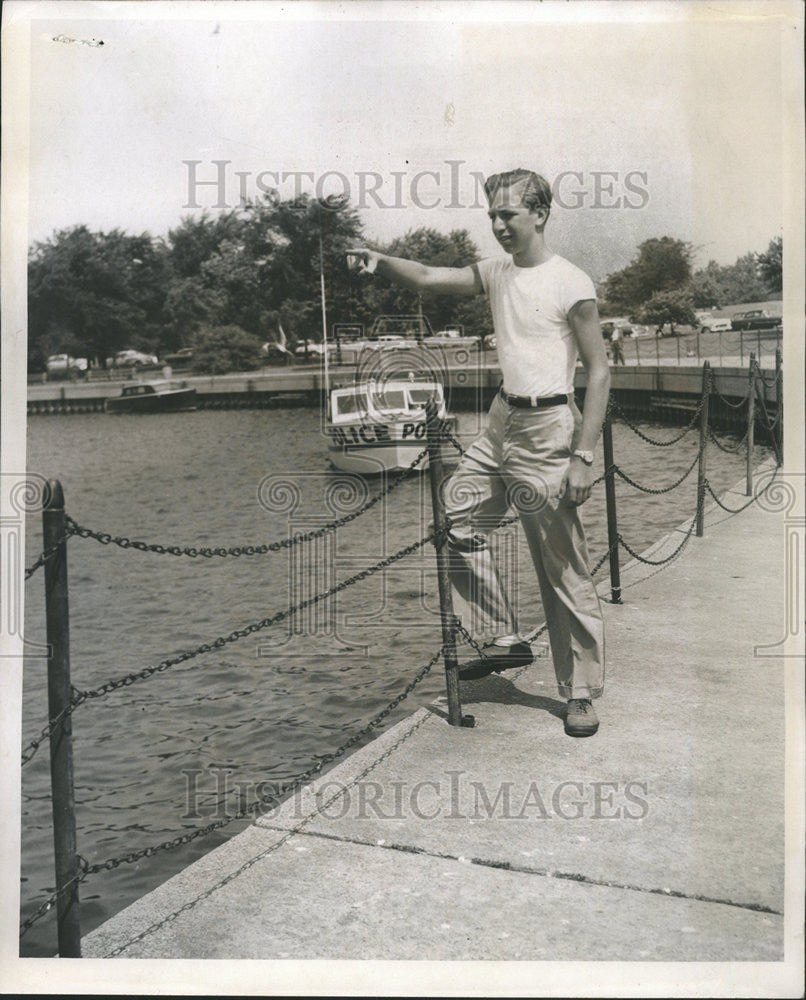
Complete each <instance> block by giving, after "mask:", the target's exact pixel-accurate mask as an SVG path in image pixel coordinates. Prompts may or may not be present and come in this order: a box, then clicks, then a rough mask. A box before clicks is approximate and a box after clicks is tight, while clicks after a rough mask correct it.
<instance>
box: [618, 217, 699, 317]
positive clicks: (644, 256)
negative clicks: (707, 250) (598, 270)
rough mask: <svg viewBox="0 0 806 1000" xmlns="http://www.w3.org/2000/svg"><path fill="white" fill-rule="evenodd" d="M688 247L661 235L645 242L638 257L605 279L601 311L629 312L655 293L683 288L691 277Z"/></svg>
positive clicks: (690, 251)
mask: <svg viewBox="0 0 806 1000" xmlns="http://www.w3.org/2000/svg"><path fill="white" fill-rule="evenodd" d="M691 254H692V250H691V246H690V245H689V244H688V243H684V242H683V241H682V240H675V239H672V237H671V236H662V237H660V239H650V240H645V241H644V242H643V243H642V244H641V245H640V246H639V247H638V256H637V257H636V258H635V259H634V260H633V261H631V263H629V264H628V265H627V267H625V268H623V269H622V270H621V271H616V272H615V273H614V274H611V275H609V276H608V278H607V280H606V282H605V287H604V292H605V308H606V309H607V311H609V312H613V313H621V312H632V311H634V310H636V309H637V308H638V307H640V306H641V305H643V303H645V302H646V301H647V300H648V299H650V298H651V297H652V296H653V295H655V294H656V293H658V292H665V291H670V290H672V289H675V288H681V287H683V286H684V285H685V284H686V283H687V282H688V280H689V278H690V277H691Z"/></svg>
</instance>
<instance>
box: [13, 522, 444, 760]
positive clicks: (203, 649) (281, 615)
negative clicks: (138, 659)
mask: <svg viewBox="0 0 806 1000" xmlns="http://www.w3.org/2000/svg"><path fill="white" fill-rule="evenodd" d="M446 532H447V529H443V530H442V532H437V531H432V532H430V533H429V534H428V535H426V536H425V537H424V538H421V539H420V541H418V542H413V543H412V544H411V545H407V546H405V547H404V548H402V549H400V550H399V551H398V552H396V553H395V554H394V555H391V556H387V557H386V558H385V559H381V560H380V561H379V562H377V563H375V565H374V566H369V567H367V569H363V570H361V571H360V572H359V573H355V574H353V576H350V577H347V579H345V580H342V581H341V582H340V583H337V584H334V585H333V586H332V587H329V588H328V589H327V590H325V591H322V592H321V593H320V594H316V595H315V596H314V597H309V598H306V599H305V600H304V601H300V602H299V603H298V604H293V605H290V606H289V607H288V608H286V609H285V610H284V611H278V612H277V614H275V615H272V616H271V617H270V618H263V619H261V620H260V621H257V622H251V623H250V624H249V625H246V626H244V627H243V628H239V629H235V630H234V631H233V632H230V634H229V635H227V636H219V637H218V638H217V639H214V640H213V641H212V642H205V643H202V644H201V646H198V647H197V648H196V649H193V650H186V651H185V652H184V653H180V654H179V655H178V656H171V657H168V658H167V659H165V660H162V661H161V662H160V663H157V664H155V665H153V666H149V667H145V668H143V669H142V670H138V671H135V672H132V673H129V674H126V675H124V676H123V677H118V678H116V679H115V680H109V681H107V682H106V683H105V684H101V685H100V686H99V687H97V688H94V689H92V690H89V691H79V692H78V693H77V694H75V695H74V697H73V698H72V700H71V702H70V705H69V706H68V707H67V708H66V709H64V710H63V711H62V712H61V713H60V714H59V715H58V716H57V717H56V719H54V720H53V721H52V722H50V723H48V725H47V726H45V728H44V729H43V730H42V732H41V733H40V734H39V736H38V737H37V738H36V739H33V740H31V741H30V742H29V743H28V744H27V745H26V746H25V747H24V748H23V752H22V764H27V763H28V761H30V760H31V759H32V758H33V756H34V754H35V753H36V751H37V749H38V748H39V746H40V745H41V743H42V742H43V741H44V740H45V738H47V737H49V736H50V734H51V733H52V732H53V730H54V729H55V728H56V726H57V725H58V724H59V723H60V722H61V721H62V720H63V719H65V718H67V716H68V715H72V714H73V712H74V711H75V710H76V709H77V708H78V706H79V705H81V704H83V703H84V702H86V701H89V700H91V699H95V698H102V697H103V696H104V695H107V694H109V693H110V692H111V691H116V690H118V689H119V688H123V687H129V686H130V685H132V684H135V683H136V682H137V681H140V680H146V679H147V678H149V677H151V676H153V675H154V674H156V673H161V672H162V671H163V670H167V669H168V668H169V667H175V666H177V664H179V663H185V662H187V661H188V660H192V659H195V658H196V657H197V656H200V655H201V654H202V653H209V652H210V651H211V650H213V649H221V648H222V647H223V646H226V645H228V644H229V643H232V642H237V641H238V639H243V638H246V636H249V635H252V634H254V633H255V632H260V631H262V630H263V629H265V628H269V627H270V626H272V625H276V624H278V623H279V622H281V621H284V620H285V619H286V618H290V617H292V616H293V615H295V614H297V613H298V612H299V611H302V610H304V609H305V608H308V607H312V606H313V605H315V604H318V603H319V602H320V601H323V600H326V599H327V598H329V597H333V596H335V595H336V594H338V593H341V591H343V590H346V589H347V588H348V587H351V586H353V584H356V583H360V582H361V581H362V580H366V579H367V578H368V577H370V576H374V574H375V573H378V572H379V571H380V570H382V569H386V568H387V567H389V566H391V565H393V563H396V562H398V561H399V560H400V559H404V558H405V557H406V556H409V555H411V554H412V553H413V552H416V551H417V550H418V549H420V548H422V547H423V546H424V545H426V544H427V543H428V542H435V543H436V540H437V536H438V535H439V534H440V533H441V534H445V533H446Z"/></svg>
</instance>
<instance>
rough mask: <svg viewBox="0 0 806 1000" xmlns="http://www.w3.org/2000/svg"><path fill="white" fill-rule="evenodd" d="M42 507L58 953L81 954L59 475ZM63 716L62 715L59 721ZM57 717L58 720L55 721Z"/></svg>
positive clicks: (63, 525)
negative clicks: (48, 553)
mask: <svg viewBox="0 0 806 1000" xmlns="http://www.w3.org/2000/svg"><path fill="white" fill-rule="evenodd" d="M48 486H49V495H48V498H47V500H46V502H45V506H44V509H43V511H42V529H43V534H44V541H43V544H44V551H45V552H49V551H51V550H53V555H52V556H51V557H50V558H49V559H48V560H47V561H46V562H45V614H46V622H47V641H48V646H49V649H50V656H49V658H48V716H49V721H50V723H51V725H52V726H53V729H52V730H51V733H50V783H51V801H52V806H53V847H54V852H55V855H56V890H57V892H58V893H59V896H58V900H57V904H56V907H57V909H56V916H57V922H58V937H59V955H60V957H61V958H81V931H80V929H79V910H78V882H77V881H75V880H76V877H77V875H78V853H77V850H76V815H75V792H74V788H73V732H72V730H73V727H72V722H71V717H70V715H67V716H63V713H64V712H65V711H66V710H67V709H68V708H69V706H70V699H71V686H70V615H69V607H68V600H67V542H66V535H65V532H66V518H65V516H64V493H63V492H62V485H61V483H60V482H59V481H58V480H57V479H53V480H51V481H50V483H49V484H48ZM56 720H59V721H56ZM54 723H55V724H54Z"/></svg>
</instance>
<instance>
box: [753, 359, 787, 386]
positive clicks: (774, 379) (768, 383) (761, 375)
mask: <svg viewBox="0 0 806 1000" xmlns="http://www.w3.org/2000/svg"><path fill="white" fill-rule="evenodd" d="M755 367H756V375H758V377H759V379H760V380H761V382H762V383H763V384H764V385H765V386H766V387H767V388H768V389H772V387H773V386H774V385H777V384H778V382H779V381H780V380H781V378H782V377H783V369H781V371H780V372H776V373H775V375H773V376H772V378H771V379H770V380H769V381H767V379H766V378H765V377H764V372H762V370H761V367H760V365H759V363H758V361H756V362H755Z"/></svg>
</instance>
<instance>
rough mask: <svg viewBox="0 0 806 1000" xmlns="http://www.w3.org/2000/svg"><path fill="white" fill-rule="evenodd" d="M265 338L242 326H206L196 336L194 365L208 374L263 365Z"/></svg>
mask: <svg viewBox="0 0 806 1000" xmlns="http://www.w3.org/2000/svg"><path fill="white" fill-rule="evenodd" d="M260 361H261V341H260V338H259V337H256V336H255V335H254V334H253V333H248V332H247V331H246V330H243V329H241V327H239V326H215V327H204V328H203V329H201V330H200V331H199V332H198V333H197V334H196V336H195V337H194V339H193V367H194V369H195V370H196V371H198V372H202V373H204V374H206V375H224V374H225V373H226V372H232V371H251V370H252V369H254V368H258V367H260Z"/></svg>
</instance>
